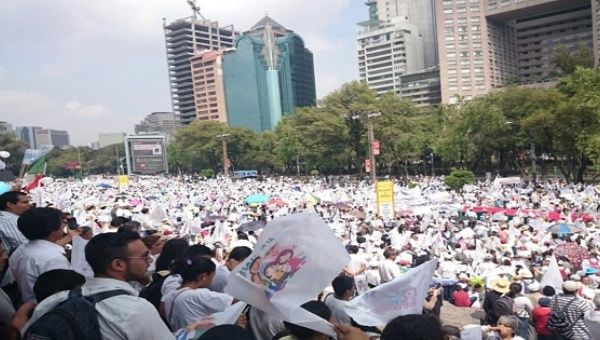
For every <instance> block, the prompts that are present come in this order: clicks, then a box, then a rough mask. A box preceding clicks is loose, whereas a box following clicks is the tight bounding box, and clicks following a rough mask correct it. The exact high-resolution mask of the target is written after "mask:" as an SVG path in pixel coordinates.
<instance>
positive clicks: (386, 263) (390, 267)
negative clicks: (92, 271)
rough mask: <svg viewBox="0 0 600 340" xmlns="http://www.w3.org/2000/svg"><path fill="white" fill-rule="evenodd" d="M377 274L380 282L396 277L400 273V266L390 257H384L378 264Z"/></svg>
mask: <svg viewBox="0 0 600 340" xmlns="http://www.w3.org/2000/svg"><path fill="white" fill-rule="evenodd" d="M379 274H380V276H381V283H386V282H390V281H392V280H393V279H395V278H397V277H398V276H400V274H402V273H401V272H400V267H398V265H397V264H396V262H394V261H392V260H390V259H385V260H383V261H381V263H380V264H379Z"/></svg>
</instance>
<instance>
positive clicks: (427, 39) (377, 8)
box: [367, 0, 438, 68]
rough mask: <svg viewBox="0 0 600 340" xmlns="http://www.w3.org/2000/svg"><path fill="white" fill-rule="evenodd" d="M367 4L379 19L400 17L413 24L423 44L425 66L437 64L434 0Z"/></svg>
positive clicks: (380, 0) (381, 0)
mask: <svg viewBox="0 0 600 340" xmlns="http://www.w3.org/2000/svg"><path fill="white" fill-rule="evenodd" d="M367 6H369V10H370V12H371V11H372V12H373V14H376V15H377V18H378V20H379V21H382V22H386V21H390V20H392V19H394V18H402V19H404V20H406V21H408V22H410V23H411V24H413V25H415V26H416V27H417V28H418V30H419V35H420V37H421V41H422V44H423V58H424V63H425V67H426V68H429V67H434V66H435V65H437V64H438V59H437V32H436V22H435V0H370V1H367Z"/></svg>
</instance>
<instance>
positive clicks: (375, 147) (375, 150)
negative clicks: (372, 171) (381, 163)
mask: <svg viewBox="0 0 600 340" xmlns="http://www.w3.org/2000/svg"><path fill="white" fill-rule="evenodd" d="M371 150H373V155H375V156H378V155H379V141H378V140H374V141H373V142H371Z"/></svg>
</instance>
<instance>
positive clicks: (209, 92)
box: [190, 49, 227, 123]
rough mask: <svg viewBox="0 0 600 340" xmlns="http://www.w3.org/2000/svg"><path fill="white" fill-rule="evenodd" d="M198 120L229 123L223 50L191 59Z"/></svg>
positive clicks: (201, 53)
mask: <svg viewBox="0 0 600 340" xmlns="http://www.w3.org/2000/svg"><path fill="white" fill-rule="evenodd" d="M190 61H191V65H192V81H193V83H194V84H193V87H194V103H195V105H196V118H197V119H199V120H216V121H219V122H223V123H226V122H227V109H226V106H225V88H224V86H223V50H222V49H220V50H217V51H213V50H208V51H204V52H200V53H199V54H198V55H196V56H194V57H192V58H191V59H190Z"/></svg>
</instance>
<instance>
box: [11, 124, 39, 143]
mask: <svg viewBox="0 0 600 340" xmlns="http://www.w3.org/2000/svg"><path fill="white" fill-rule="evenodd" d="M41 129H42V128H41V127H39V126H17V128H16V134H17V138H18V139H20V140H21V141H22V142H23V143H25V144H27V145H28V146H29V148H30V149H37V147H38V143H37V140H36V138H35V133H36V131H37V130H41Z"/></svg>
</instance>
